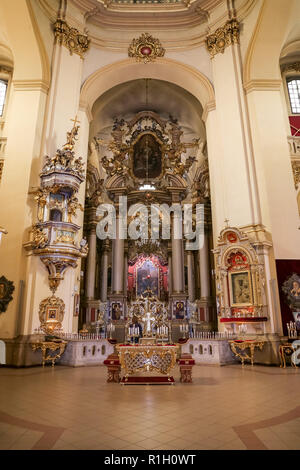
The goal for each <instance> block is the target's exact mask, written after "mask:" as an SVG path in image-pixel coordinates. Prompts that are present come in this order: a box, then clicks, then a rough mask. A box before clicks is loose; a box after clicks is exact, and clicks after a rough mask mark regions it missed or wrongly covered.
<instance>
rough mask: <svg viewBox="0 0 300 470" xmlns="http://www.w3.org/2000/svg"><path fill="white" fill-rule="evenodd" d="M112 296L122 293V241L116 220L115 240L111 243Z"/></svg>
mask: <svg viewBox="0 0 300 470" xmlns="http://www.w3.org/2000/svg"><path fill="white" fill-rule="evenodd" d="M112 270H113V272H112V294H123V292H124V240H122V239H120V238H119V223H118V218H117V224H116V238H115V240H113V242H112Z"/></svg>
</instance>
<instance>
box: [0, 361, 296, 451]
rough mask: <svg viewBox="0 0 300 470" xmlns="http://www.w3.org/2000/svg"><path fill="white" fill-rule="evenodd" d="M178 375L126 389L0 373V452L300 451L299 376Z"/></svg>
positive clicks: (90, 373)
mask: <svg viewBox="0 0 300 470" xmlns="http://www.w3.org/2000/svg"><path fill="white" fill-rule="evenodd" d="M174 377H175V379H176V384H175V385H173V386H161V385H155V386H149V385H147V386H143V385H133V386H132V385H131V386H122V385H119V384H107V383H106V370H105V368H104V367H82V368H69V367H62V366H56V367H55V368H54V369H52V368H51V367H45V369H42V368H40V367H38V368H30V369H8V368H0V449H107V450H111V449H126V450H129V449H168V450H172V449H188V450H196V449H199V450H200V449H300V369H299V370H295V369H292V368H287V369H285V370H283V369H280V368H278V367H274V368H273V367H262V366H261V367H260V366H254V367H253V368H251V366H245V367H244V368H243V369H242V367H241V366H240V365H233V366H226V367H209V366H202V367H201V366H197V367H195V368H194V375H193V377H194V382H193V384H180V383H179V374H178V370H177V369H175V374H174Z"/></svg>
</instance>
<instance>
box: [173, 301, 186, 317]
mask: <svg viewBox="0 0 300 470" xmlns="http://www.w3.org/2000/svg"><path fill="white" fill-rule="evenodd" d="M184 313H185V308H184V302H182V301H181V300H180V301H176V302H174V315H175V318H176V320H184Z"/></svg>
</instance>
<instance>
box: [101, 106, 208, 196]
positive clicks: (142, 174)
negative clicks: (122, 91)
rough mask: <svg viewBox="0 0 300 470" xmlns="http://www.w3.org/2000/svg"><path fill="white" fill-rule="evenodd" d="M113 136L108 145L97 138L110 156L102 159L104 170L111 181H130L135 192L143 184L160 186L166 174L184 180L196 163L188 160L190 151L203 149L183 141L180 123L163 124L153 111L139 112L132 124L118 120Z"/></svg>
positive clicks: (191, 156)
mask: <svg viewBox="0 0 300 470" xmlns="http://www.w3.org/2000/svg"><path fill="white" fill-rule="evenodd" d="M111 135H112V140H111V141H109V142H106V141H104V140H103V139H102V138H101V137H97V138H96V142H97V144H99V145H104V146H106V148H107V151H108V153H109V155H103V156H102V158H101V163H102V166H103V168H104V169H105V171H106V173H107V175H108V177H109V178H112V177H116V176H122V177H127V178H129V179H131V182H128V183H129V185H130V186H133V187H134V188H137V187H139V186H140V185H141V183H143V182H151V183H152V184H156V185H158V186H159V185H160V184H161V183H160V182H161V181H162V179H163V176H164V174H165V172H170V173H172V174H173V175H178V176H179V177H180V178H181V177H184V176H185V175H186V174H187V173H188V172H189V170H190V168H191V166H192V165H193V163H194V162H195V161H196V156H194V155H188V156H185V154H186V153H187V150H188V149H193V148H195V149H198V148H199V146H200V143H199V141H198V140H197V139H195V140H194V141H193V142H189V143H183V142H182V141H181V138H182V135H183V131H182V129H181V127H180V125H179V124H178V121H177V119H175V118H173V117H172V116H170V117H169V119H168V120H163V119H161V118H160V116H158V115H157V114H156V113H154V112H152V111H143V112H140V113H138V114H137V115H136V116H135V117H134V118H133V119H132V120H131V121H129V122H125V121H124V119H116V120H115V122H114V126H113V131H112V133H111ZM130 183H131V184H130ZM150 196H151V195H150ZM152 202H153V201H152Z"/></svg>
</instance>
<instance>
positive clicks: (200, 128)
mask: <svg viewBox="0 0 300 470" xmlns="http://www.w3.org/2000/svg"><path fill="white" fill-rule="evenodd" d="M141 111H153V112H155V113H156V114H158V115H159V116H160V118H162V119H165V120H169V117H170V115H172V117H173V118H176V119H177V120H178V123H179V125H180V126H181V130H182V131H183V135H182V137H181V141H182V142H183V143H192V142H193V141H194V140H195V139H199V147H198V146H196V147H195V146H192V147H188V148H187V150H186V153H185V154H184V156H183V158H184V160H185V159H186V158H188V157H189V156H192V157H196V162H195V163H194V164H193V165H192V167H191V168H190V171H189V175H188V177H187V181H191V180H192V179H193V177H194V175H195V173H196V170H197V168H198V167H199V165H201V164H202V162H203V160H204V158H205V157H204V154H203V153H202V150H204V149H205V142H206V132H205V125H204V123H203V121H202V113H203V109H202V106H201V104H200V103H199V101H198V100H197V99H196V98H195V97H194V96H193V95H191V94H190V93H189V92H188V91H186V90H184V89H183V88H181V87H179V86H177V85H174V84H172V83H169V82H166V81H162V80H156V79H147V80H146V79H139V80H132V81H129V82H125V83H123V84H120V85H117V86H115V87H113V88H111V89H110V90H109V91H107V92H106V93H104V94H103V95H101V97H100V98H99V99H98V100H96V102H95V104H94V106H93V108H92V115H93V120H92V122H91V125H90V136H89V141H90V142H93V140H94V138H95V137H97V138H100V139H101V140H103V141H105V142H109V141H111V140H112V136H111V132H112V127H113V123H114V120H115V118H118V119H120V118H123V119H124V120H125V121H127V122H128V121H130V120H131V119H132V118H133V117H134V116H135V115H136V114H137V113H139V112H141ZM93 147H94V146H93ZM91 148H92V147H91ZM91 148H90V150H91ZM94 149H95V147H94ZM104 155H107V156H111V155H112V154H111V152H110V151H109V150H108V147H107V144H104V145H101V144H100V145H99V146H98V151H97V152H95V150H93V151H91V152H90V154H89V162H90V163H91V164H92V165H94V166H95V167H96V168H98V170H99V172H100V177H101V178H103V179H106V174H105V172H104V171H103V168H102V164H101V159H102V157H103V156H104Z"/></svg>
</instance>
